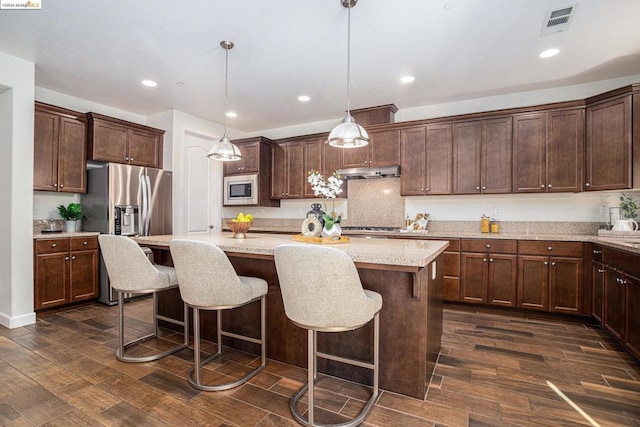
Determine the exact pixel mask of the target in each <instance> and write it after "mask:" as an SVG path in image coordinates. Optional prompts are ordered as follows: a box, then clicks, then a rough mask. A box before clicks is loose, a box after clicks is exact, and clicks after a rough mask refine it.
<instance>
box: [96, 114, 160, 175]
mask: <svg viewBox="0 0 640 427" xmlns="http://www.w3.org/2000/svg"><path fill="white" fill-rule="evenodd" d="M87 116H88V117H89V152H88V155H89V160H96V161H102V162H115V163H124V164H129V165H137V166H148V167H153V168H162V142H163V135H164V131H163V130H160V129H154V128H152V127H149V126H144V125H140V124H137V123H131V122H127V121H124V120H119V119H115V118H113V117H108V116H103V115H101V114H96V113H87Z"/></svg>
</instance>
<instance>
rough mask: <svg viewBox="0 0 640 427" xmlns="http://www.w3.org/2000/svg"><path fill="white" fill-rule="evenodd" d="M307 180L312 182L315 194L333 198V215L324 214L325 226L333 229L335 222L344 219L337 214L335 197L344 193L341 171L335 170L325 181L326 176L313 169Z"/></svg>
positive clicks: (337, 222)
mask: <svg viewBox="0 0 640 427" xmlns="http://www.w3.org/2000/svg"><path fill="white" fill-rule="evenodd" d="M308 175H309V176H308V177H307V181H308V182H309V184H311V189H312V190H313V194H314V196H316V197H324V198H325V199H327V200H328V199H333V210H332V212H331V215H328V214H326V213H325V214H324V216H323V218H324V222H325V228H327V230H329V229H331V227H332V226H333V224H339V223H340V220H341V219H342V215H339V216H337V217H336V216H335V203H336V202H335V199H336V197H337V196H338V194H340V193H342V184H343V181H342V179H341V178H340V172H338V171H337V170H334V171H333V173H332V174H331V176H330V177H329V178H327V180H326V181H325V179H324V177H323V176H322V174H321V173H320V172H318V171H317V170H315V169H311V170H310V171H309V172H308ZM326 209H327V208H326V205H325V211H326Z"/></svg>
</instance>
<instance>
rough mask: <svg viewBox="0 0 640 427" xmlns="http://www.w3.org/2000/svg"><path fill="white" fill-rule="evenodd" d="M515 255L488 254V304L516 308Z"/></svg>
mask: <svg viewBox="0 0 640 427" xmlns="http://www.w3.org/2000/svg"><path fill="white" fill-rule="evenodd" d="M516 267H517V261H516V255H495V254H489V282H488V288H489V289H488V292H489V299H488V301H489V304H492V305H501V306H505V307H515V306H516V280H517V277H516V271H517V269H516Z"/></svg>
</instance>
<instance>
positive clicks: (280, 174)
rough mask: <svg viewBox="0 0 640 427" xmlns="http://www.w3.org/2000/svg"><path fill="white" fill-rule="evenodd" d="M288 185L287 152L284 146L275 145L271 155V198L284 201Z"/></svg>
mask: <svg viewBox="0 0 640 427" xmlns="http://www.w3.org/2000/svg"><path fill="white" fill-rule="evenodd" d="M286 185H287V152H286V148H285V146H284V145H282V144H274V145H273V147H272V154H271V198H272V199H284V198H285V193H286V188H287V187H286Z"/></svg>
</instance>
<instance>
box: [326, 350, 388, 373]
mask: <svg viewBox="0 0 640 427" xmlns="http://www.w3.org/2000/svg"><path fill="white" fill-rule="evenodd" d="M316 356H317V357H322V358H323V359H328V360H335V361H336V362H341V363H346V364H349V365H354V366H359V367H361V368H367V369H373V368H375V366H374V364H373V363H368V362H363V361H361V360H356V359H348V358H346V357H340V356H336V355H333V354H327V353H320V352H319V351H318V352H316Z"/></svg>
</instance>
